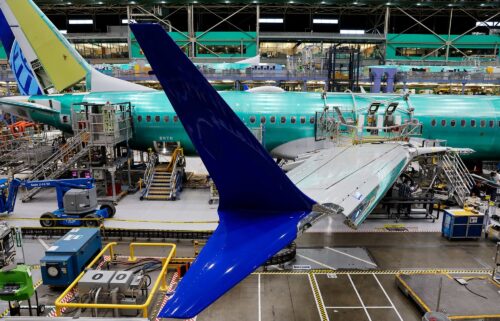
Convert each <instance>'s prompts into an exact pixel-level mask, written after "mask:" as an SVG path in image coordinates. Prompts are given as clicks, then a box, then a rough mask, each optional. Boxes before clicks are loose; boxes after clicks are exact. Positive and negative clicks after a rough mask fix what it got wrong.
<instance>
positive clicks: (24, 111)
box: [0, 97, 59, 120]
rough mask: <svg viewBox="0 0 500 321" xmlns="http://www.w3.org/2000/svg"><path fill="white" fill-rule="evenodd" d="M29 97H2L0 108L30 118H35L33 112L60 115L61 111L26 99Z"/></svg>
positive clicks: (49, 115)
mask: <svg viewBox="0 0 500 321" xmlns="http://www.w3.org/2000/svg"><path fill="white" fill-rule="evenodd" d="M21 99H22V100H21ZM26 100H27V97H17V98H0V109H1V110H2V111H3V112H6V113H10V114H13V115H16V116H19V117H22V118H25V119H28V120H33V118H32V115H33V114H40V115H43V116H46V117H50V118H52V117H54V116H55V117H58V115H59V112H58V111H56V110H54V109H52V108H50V107H47V106H44V105H41V104H37V103H31V102H28V101H26Z"/></svg>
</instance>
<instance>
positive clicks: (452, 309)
mask: <svg viewBox="0 0 500 321" xmlns="http://www.w3.org/2000/svg"><path fill="white" fill-rule="evenodd" d="M457 280H458V281H457ZM459 281H460V282H464V284H460V283H459ZM441 282H442V286H441V290H440V283H441ZM465 282H466V284H465ZM396 283H397V285H398V287H399V288H400V289H401V291H403V293H404V294H405V295H406V296H408V297H409V298H410V299H412V301H413V302H415V304H416V305H417V306H418V307H419V308H420V309H421V310H422V311H425V312H429V311H436V310H438V309H439V312H443V313H445V314H447V315H448V317H449V318H450V319H452V320H478V321H479V320H499V319H500V305H499V304H498V302H500V285H499V284H498V283H496V282H494V281H492V279H491V276H490V275H478V274H471V275H467V274H464V275H450V274H444V273H443V274H441V273H439V274H435V273H433V274H411V275H406V274H401V275H397V276H396ZM440 292H441V293H440Z"/></svg>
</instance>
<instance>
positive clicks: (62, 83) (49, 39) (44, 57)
mask: <svg viewBox="0 0 500 321" xmlns="http://www.w3.org/2000/svg"><path fill="white" fill-rule="evenodd" d="M0 8H1V10H2V12H3V14H4V16H5V18H6V20H7V22H8V25H9V27H10V29H11V31H12V33H13V34H14V36H15V39H16V41H17V42H18V43H19V46H20V48H21V50H22V52H23V54H24V56H25V59H26V61H27V63H28V65H29V66H30V68H31V70H32V72H33V74H34V75H35V76H36V80H37V82H38V84H39V85H40V87H41V88H42V89H43V92H44V93H54V92H62V91H64V90H66V89H68V88H71V87H72V86H74V85H75V84H77V83H79V82H82V81H84V82H85V84H86V85H87V90H89V91H130V90H137V91H148V90H151V89H149V88H147V87H144V86H140V85H137V84H133V83H129V82H126V81H124V80H121V79H117V78H113V77H110V76H106V75H104V74H101V73H99V72H98V71H96V70H95V69H94V68H92V66H90V65H89V64H88V63H87V62H86V61H85V59H84V58H83V57H82V56H81V55H80V54H79V53H78V52H77V51H76V50H75V49H74V48H73V46H72V45H71V44H70V43H69V42H68V40H67V39H66V38H65V37H64V36H63V35H62V34H61V33H60V32H59V31H58V30H57V28H56V27H55V26H54V25H53V24H52V22H51V21H50V20H49V19H48V18H47V16H45V15H44V14H43V12H42V11H41V10H40V9H39V8H38V7H37V6H36V5H35V4H34V3H33V1H32V0H0Z"/></svg>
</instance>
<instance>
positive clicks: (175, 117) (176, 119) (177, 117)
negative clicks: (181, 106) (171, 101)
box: [174, 115, 179, 123]
mask: <svg viewBox="0 0 500 321" xmlns="http://www.w3.org/2000/svg"><path fill="white" fill-rule="evenodd" d="M178 121H179V116H177V115H175V116H174V123H176V122H178Z"/></svg>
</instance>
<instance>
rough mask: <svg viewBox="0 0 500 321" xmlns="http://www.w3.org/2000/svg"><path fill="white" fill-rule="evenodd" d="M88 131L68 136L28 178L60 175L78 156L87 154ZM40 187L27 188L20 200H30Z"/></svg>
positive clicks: (49, 177)
mask: <svg viewBox="0 0 500 321" xmlns="http://www.w3.org/2000/svg"><path fill="white" fill-rule="evenodd" d="M89 136H90V135H89V133H88V132H87V131H82V132H80V133H78V134H76V135H75V136H73V137H70V138H68V140H67V142H66V144H65V145H64V146H62V147H60V148H58V149H57V151H56V152H55V153H53V154H52V155H51V156H50V157H49V158H47V159H46V160H44V161H43V162H42V163H40V165H38V166H37V167H36V168H35V169H33V171H32V172H31V174H30V176H29V177H28V178H27V179H28V180H30V181H31V180H41V179H43V180H47V179H56V178H59V177H61V176H62V175H63V174H64V173H65V172H66V171H68V170H69V169H70V168H71V166H72V165H73V164H75V163H76V162H77V161H78V160H80V158H82V157H83V156H85V155H88V153H89V150H90V146H89V144H88V140H89ZM40 190H41V189H40V188H34V189H31V190H29V191H28V192H27V193H26V194H25V195H24V196H23V199H22V201H23V202H27V201H29V200H31V199H32V198H33V197H34V196H35V195H36V194H38V193H39V192H40Z"/></svg>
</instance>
